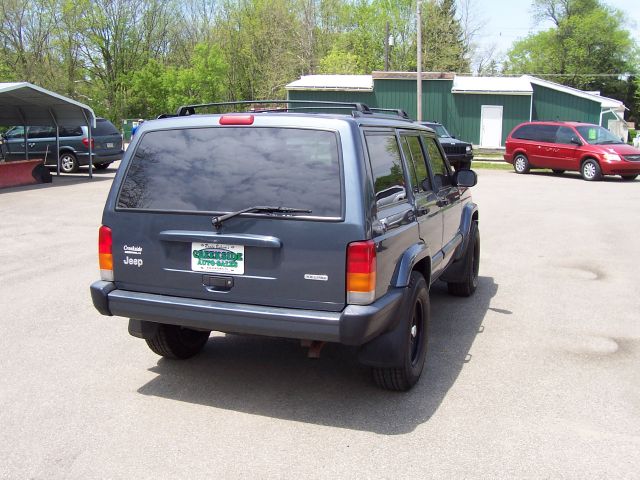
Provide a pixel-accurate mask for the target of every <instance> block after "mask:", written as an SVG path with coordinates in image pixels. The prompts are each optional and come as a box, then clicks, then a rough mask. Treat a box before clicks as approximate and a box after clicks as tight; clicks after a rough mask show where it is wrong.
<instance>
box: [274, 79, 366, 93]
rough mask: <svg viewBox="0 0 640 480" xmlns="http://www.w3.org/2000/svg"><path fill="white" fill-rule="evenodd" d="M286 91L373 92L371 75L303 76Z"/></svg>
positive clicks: (287, 87)
mask: <svg viewBox="0 0 640 480" xmlns="http://www.w3.org/2000/svg"><path fill="white" fill-rule="evenodd" d="M285 88H286V89H287V90H340V91H366V92H372V91H373V78H372V76H371V75H304V76H302V77H300V80H296V81H294V82H291V83H290V84H288V85H287V86H286V87H285Z"/></svg>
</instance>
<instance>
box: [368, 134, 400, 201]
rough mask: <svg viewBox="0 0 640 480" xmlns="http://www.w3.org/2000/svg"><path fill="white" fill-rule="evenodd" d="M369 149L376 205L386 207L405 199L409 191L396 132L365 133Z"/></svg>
mask: <svg viewBox="0 0 640 480" xmlns="http://www.w3.org/2000/svg"><path fill="white" fill-rule="evenodd" d="M365 136H366V139H367V150H368V152H369V160H370V161H371V170H372V172H373V186H374V189H375V193H376V205H377V206H378V207H384V206H386V205H391V204H393V203H396V202H401V201H404V200H405V199H406V198H407V192H406V190H405V185H404V174H403V172H402V161H401V160H400V149H399V148H398V142H397V141H396V137H395V135H394V134H392V133H389V134H385V135H379V134H378V135H375V134H365Z"/></svg>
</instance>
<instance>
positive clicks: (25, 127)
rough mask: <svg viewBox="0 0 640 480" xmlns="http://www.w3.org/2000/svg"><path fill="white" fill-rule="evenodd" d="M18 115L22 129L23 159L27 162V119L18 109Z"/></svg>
mask: <svg viewBox="0 0 640 480" xmlns="http://www.w3.org/2000/svg"><path fill="white" fill-rule="evenodd" d="M18 114H19V115H20V119H21V120H22V128H24V155H25V159H26V160H29V133H28V132H27V119H26V117H25V116H24V113H23V111H22V109H21V108H18Z"/></svg>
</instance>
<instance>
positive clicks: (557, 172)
mask: <svg viewBox="0 0 640 480" xmlns="http://www.w3.org/2000/svg"><path fill="white" fill-rule="evenodd" d="M563 173H564V170H553V174H554V175H562V174H563Z"/></svg>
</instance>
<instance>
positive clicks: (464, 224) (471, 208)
mask: <svg viewBox="0 0 640 480" xmlns="http://www.w3.org/2000/svg"><path fill="white" fill-rule="evenodd" d="M474 215H475V217H476V218H475V219H474V218H473V217H474ZM477 220H478V205H477V204H475V203H473V202H469V203H467V204H466V205H465V206H464V207H463V209H462V215H461V217H460V233H461V234H462V243H461V244H460V245H459V246H458V251H457V252H456V254H455V256H454V260H460V259H461V258H462V257H463V256H464V253H465V252H466V251H467V245H469V232H470V231H471V223H472V222H474V221H477Z"/></svg>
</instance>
